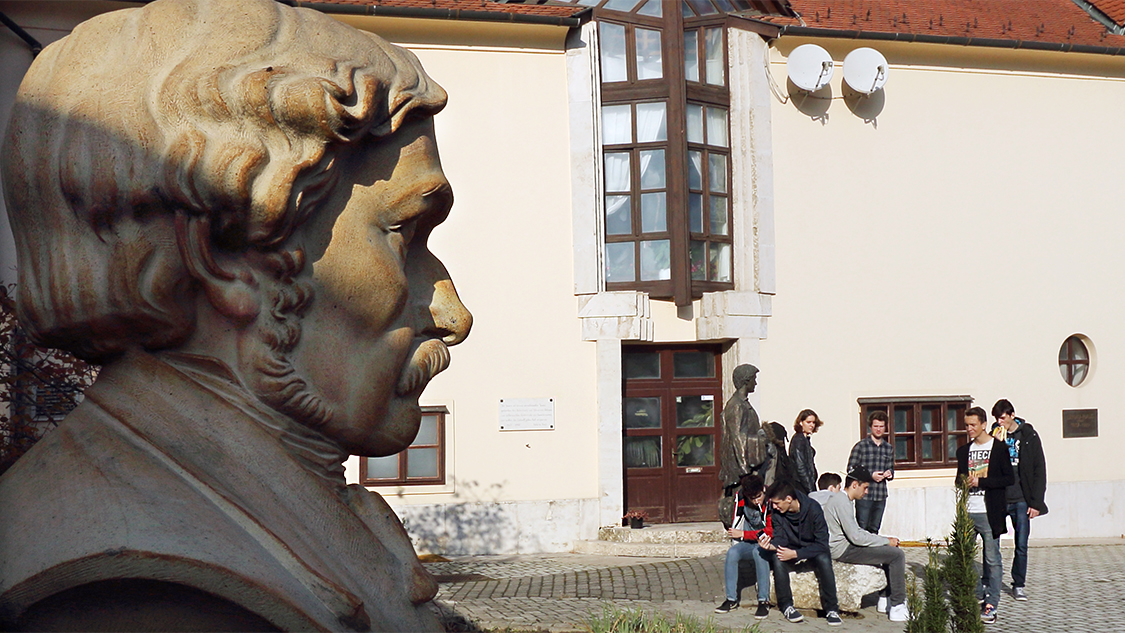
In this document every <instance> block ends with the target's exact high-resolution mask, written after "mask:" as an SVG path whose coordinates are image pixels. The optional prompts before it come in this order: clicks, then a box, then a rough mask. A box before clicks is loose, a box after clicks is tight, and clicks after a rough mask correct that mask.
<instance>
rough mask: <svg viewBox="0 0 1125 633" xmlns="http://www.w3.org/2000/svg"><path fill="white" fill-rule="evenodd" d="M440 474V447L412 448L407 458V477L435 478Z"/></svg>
mask: <svg viewBox="0 0 1125 633" xmlns="http://www.w3.org/2000/svg"><path fill="white" fill-rule="evenodd" d="M437 476H438V449H436V448H412V449H410V450H409V451H408V455H407V458H406V477H407V479H413V478H416V477H425V478H426V479H433V478H434V477H437Z"/></svg>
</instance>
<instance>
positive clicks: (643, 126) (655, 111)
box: [637, 101, 668, 143]
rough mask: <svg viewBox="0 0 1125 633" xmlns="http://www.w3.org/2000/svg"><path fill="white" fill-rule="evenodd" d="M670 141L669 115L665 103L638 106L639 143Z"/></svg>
mask: <svg viewBox="0 0 1125 633" xmlns="http://www.w3.org/2000/svg"><path fill="white" fill-rule="evenodd" d="M666 140H668V113H667V107H666V106H665V105H664V102H663V101H660V102H657V103H638V104H637V142H638V143H651V142H653V141H666Z"/></svg>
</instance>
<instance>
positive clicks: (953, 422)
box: [945, 407, 957, 431]
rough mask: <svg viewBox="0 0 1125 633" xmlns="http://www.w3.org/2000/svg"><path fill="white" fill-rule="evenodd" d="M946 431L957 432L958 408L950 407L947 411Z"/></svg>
mask: <svg viewBox="0 0 1125 633" xmlns="http://www.w3.org/2000/svg"><path fill="white" fill-rule="evenodd" d="M945 430H946V431H956V430H957V408H956V407H949V408H948V409H946V410H945Z"/></svg>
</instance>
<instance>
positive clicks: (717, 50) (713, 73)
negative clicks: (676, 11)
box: [703, 29, 726, 143]
mask: <svg viewBox="0 0 1125 633" xmlns="http://www.w3.org/2000/svg"><path fill="white" fill-rule="evenodd" d="M703 40H704V42H703V48H704V49H705V50H704V55H705V57H706V59H707V61H706V62H705V63H706V67H707V83H709V84H712V85H715V86H721V85H723V84H725V83H726V69H725V68H723V30H722V29H705V30H704V33H703ZM713 142H714V141H712V143H713Z"/></svg>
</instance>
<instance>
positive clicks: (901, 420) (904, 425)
mask: <svg viewBox="0 0 1125 633" xmlns="http://www.w3.org/2000/svg"><path fill="white" fill-rule="evenodd" d="M913 418H914V407H905V408H899V407H895V434H898V433H913V432H914V420H913Z"/></svg>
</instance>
